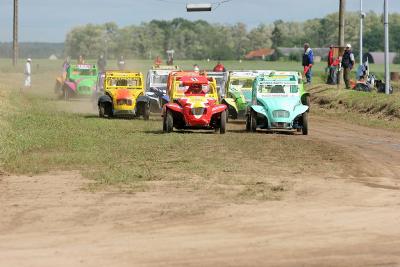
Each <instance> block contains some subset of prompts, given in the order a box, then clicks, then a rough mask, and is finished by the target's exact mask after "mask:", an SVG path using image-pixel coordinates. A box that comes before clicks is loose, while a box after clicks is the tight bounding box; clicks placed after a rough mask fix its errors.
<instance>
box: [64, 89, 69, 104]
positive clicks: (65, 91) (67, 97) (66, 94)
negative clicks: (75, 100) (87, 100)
mask: <svg viewBox="0 0 400 267" xmlns="http://www.w3.org/2000/svg"><path fill="white" fill-rule="evenodd" d="M69 98H70V96H69V89H68V88H64V100H65V101H68V100H69Z"/></svg>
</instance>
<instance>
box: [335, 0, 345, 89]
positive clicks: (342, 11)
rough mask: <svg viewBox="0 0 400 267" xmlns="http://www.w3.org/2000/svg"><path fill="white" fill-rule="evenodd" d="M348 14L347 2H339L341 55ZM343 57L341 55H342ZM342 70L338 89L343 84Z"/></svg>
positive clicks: (338, 77)
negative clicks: (345, 20)
mask: <svg viewBox="0 0 400 267" xmlns="http://www.w3.org/2000/svg"><path fill="white" fill-rule="evenodd" d="M345 12H346V0H339V47H340V48H339V51H340V53H342V52H343V47H344V17H345ZM340 56H341V54H340ZM341 75H342V73H341V70H340V68H339V71H338V76H337V84H338V88H339V85H340V83H341V77H340V76H341Z"/></svg>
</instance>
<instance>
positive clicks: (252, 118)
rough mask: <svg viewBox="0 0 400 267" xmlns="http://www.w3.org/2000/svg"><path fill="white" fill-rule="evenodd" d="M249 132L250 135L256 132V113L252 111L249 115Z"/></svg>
mask: <svg viewBox="0 0 400 267" xmlns="http://www.w3.org/2000/svg"><path fill="white" fill-rule="evenodd" d="M250 131H251V132H252V133H255V132H256V131H257V113H256V112H255V111H253V110H252V111H251V113H250Z"/></svg>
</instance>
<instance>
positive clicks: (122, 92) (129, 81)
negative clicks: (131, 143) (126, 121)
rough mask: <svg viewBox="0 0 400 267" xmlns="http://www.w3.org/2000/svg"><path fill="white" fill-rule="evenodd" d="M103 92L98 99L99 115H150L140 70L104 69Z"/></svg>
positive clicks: (146, 116)
mask: <svg viewBox="0 0 400 267" xmlns="http://www.w3.org/2000/svg"><path fill="white" fill-rule="evenodd" d="M103 82H104V86H103V88H104V94H103V95H102V96H100V97H99V99H98V103H97V104H98V107H99V116H100V117H102V118H104V117H107V118H111V117H127V118H135V117H140V116H143V118H144V119H145V120H148V119H149V116H150V100H149V97H147V96H145V93H144V78H143V74H142V73H140V72H132V71H106V72H105V73H104V80H103Z"/></svg>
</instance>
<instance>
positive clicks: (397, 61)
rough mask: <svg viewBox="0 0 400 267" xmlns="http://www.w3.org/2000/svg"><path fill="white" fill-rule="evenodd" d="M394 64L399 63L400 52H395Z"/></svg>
mask: <svg viewBox="0 0 400 267" xmlns="http://www.w3.org/2000/svg"><path fill="white" fill-rule="evenodd" d="M393 63H394V64H400V52H397V55H396V57H395V58H394V60H393Z"/></svg>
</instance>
